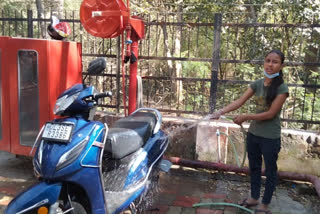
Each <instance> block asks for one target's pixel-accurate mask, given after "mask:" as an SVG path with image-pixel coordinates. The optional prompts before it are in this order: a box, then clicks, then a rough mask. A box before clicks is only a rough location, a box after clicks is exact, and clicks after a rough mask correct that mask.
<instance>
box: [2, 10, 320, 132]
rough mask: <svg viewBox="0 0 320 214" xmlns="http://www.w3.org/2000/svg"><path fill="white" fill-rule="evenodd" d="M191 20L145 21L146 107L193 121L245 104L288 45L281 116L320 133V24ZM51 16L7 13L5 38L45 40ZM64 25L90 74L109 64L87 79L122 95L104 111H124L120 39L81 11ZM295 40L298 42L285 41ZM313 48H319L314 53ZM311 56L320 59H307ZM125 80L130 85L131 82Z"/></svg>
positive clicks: (4, 15)
mask: <svg viewBox="0 0 320 214" xmlns="http://www.w3.org/2000/svg"><path fill="white" fill-rule="evenodd" d="M185 16H186V17H184V14H181V16H180V17H179V16H177V15H176V14H174V15H172V16H170V14H165V15H159V16H153V17H152V18H151V17H150V16H147V17H144V19H145V22H146V34H145V39H144V40H141V42H140V49H139V75H140V76H141V77H142V80H143V86H144V92H143V98H144V105H145V106H146V107H153V108H157V109H159V110H160V111H161V112H163V113H170V114H175V115H180V116H186V117H189V116H193V115H205V114H208V113H210V112H212V111H214V110H216V109H219V108H221V107H223V106H224V105H226V104H227V103H229V102H231V101H232V100H234V99H236V98H238V97H239V96H240V95H241V93H243V91H244V90H245V89H246V88H247V87H248V84H249V83H250V82H252V81H253V80H254V79H253V78H256V77H261V78H262V72H261V71H262V64H263V58H264V54H265V53H266V51H267V50H270V49H273V48H280V49H284V46H286V50H285V54H286V56H287V59H286V61H285V64H286V68H285V69H284V76H285V81H286V82H287V83H288V85H289V90H290V98H289V99H288V101H287V102H286V104H285V106H284V109H283V111H282V114H281V116H282V121H283V122H286V125H287V126H288V127H297V126H298V127H299V128H304V129H315V128H317V127H318V125H319V124H320V108H319V107H320V103H319V102H320V93H319V88H320V85H319V83H318V76H317V75H313V74H314V73H317V72H319V67H320V47H319V46H320V45H319V43H317V42H316V41H318V40H317V39H319V35H318V34H319V33H318V31H320V24H319V20H314V21H313V23H282V24H277V23H238V22H237V23H231V22H224V21H223V20H224V16H223V14H214V21H213V22H204V21H203V20H201V19H200V18H195V17H194V15H193V18H192V19H190V20H188V15H185ZM49 17H50V16H48V18H46V19H40V18H35V15H34V14H33V12H32V11H30V10H29V11H21V12H20V13H17V12H14V13H9V12H5V11H1V14H0V32H1V36H13V37H15V36H18V37H32V38H41V25H45V26H47V25H48V24H49V23H50V18H49ZM154 17H156V18H154ZM199 17H200V16H199ZM61 21H67V22H69V24H70V25H71V28H72V30H73V34H72V35H71V36H70V37H69V40H71V41H77V42H81V43H82V46H83V48H82V49H83V64H84V69H85V68H86V65H87V64H88V62H89V61H90V60H91V59H92V58H95V57H107V58H108V59H107V61H108V69H107V70H106V71H105V72H104V73H103V74H101V75H99V76H97V77H91V78H89V80H88V81H89V82H91V83H93V82H94V83H95V84H96V85H98V87H99V88H101V89H105V90H110V89H111V90H112V91H113V93H114V94H115V95H116V96H115V97H114V98H113V99H112V101H111V102H110V103H103V104H102V105H101V106H102V107H103V108H108V110H109V111H112V110H110V109H114V110H113V111H114V112H122V111H123V100H122V93H124V92H125V91H126V90H127V88H125V89H123V88H122V86H121V85H122V84H121V81H123V79H122V78H121V74H120V70H121V69H120V65H121V64H120V60H121V57H120V54H121V40H120V38H114V39H102V38H95V37H92V36H90V35H89V34H88V33H87V32H85V30H84V29H83V28H82V26H81V23H80V21H79V14H78V12H76V11H72V12H68V13H67V12H66V13H65V16H64V17H62V18H61ZM289 31H290V32H292V33H291V34H289V33H288V32H289ZM282 33H283V35H281V34H282ZM287 34H288V35H287ZM275 35H278V37H276V36H275ZM279 35H280V36H279ZM289 35H294V36H295V37H294V38H291V37H290V38H285V36H289ZM261 38H263V39H261ZM308 42H309V44H316V43H317V44H318V45H316V46H313V47H311V45H309V46H308V44H307V43H308ZM310 51H312V53H313V55H312V54H311V55H310V54H309V55H308V52H310ZM308 60H309V61H308ZM84 73H85V70H84ZM126 77H128V70H127V73H126ZM306 77H308V78H306ZM124 81H126V83H128V78H126V79H125V80H124ZM126 85H128V84H126ZM126 94H128V93H126ZM253 108H254V107H253V105H252V103H251V102H248V103H247V104H246V105H245V106H244V107H242V108H241V109H239V110H238V112H237V113H241V112H247V111H249V112H251V111H254V109H253ZM287 122H288V123H287Z"/></svg>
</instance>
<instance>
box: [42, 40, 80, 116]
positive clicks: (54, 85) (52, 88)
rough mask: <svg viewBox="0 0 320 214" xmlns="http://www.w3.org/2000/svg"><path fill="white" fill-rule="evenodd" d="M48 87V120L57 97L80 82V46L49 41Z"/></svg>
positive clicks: (72, 43)
mask: <svg viewBox="0 0 320 214" xmlns="http://www.w3.org/2000/svg"><path fill="white" fill-rule="evenodd" d="M47 51H48V56H50V57H49V58H48V60H49V62H48V68H47V70H48V75H49V76H48V78H49V81H48V85H49V109H50V118H53V117H54V115H53V108H54V105H55V102H56V99H57V97H58V96H59V95H60V94H61V93H62V92H63V91H64V90H65V89H67V88H69V87H71V86H72V85H73V84H75V83H81V82H82V67H81V65H82V63H81V44H79V43H76V42H63V41H55V40H51V41H50V42H49V43H48V48H47Z"/></svg>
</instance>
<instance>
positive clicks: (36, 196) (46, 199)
mask: <svg viewBox="0 0 320 214" xmlns="http://www.w3.org/2000/svg"><path fill="white" fill-rule="evenodd" d="M61 187H62V183H53V184H48V183H45V182H41V183H39V184H36V185H34V186H31V187H30V188H28V189H27V190H26V191H24V192H22V193H20V194H19V195H18V196H17V197H15V198H14V199H13V200H12V201H11V202H10V203H9V205H8V207H7V209H6V211H5V214H17V213H19V212H21V211H23V210H26V209H28V208H30V207H32V206H34V205H36V204H37V203H40V204H41V203H43V204H49V205H52V204H54V203H55V202H56V201H57V200H58V197H59V195H60V191H61ZM43 204H42V205H43Z"/></svg>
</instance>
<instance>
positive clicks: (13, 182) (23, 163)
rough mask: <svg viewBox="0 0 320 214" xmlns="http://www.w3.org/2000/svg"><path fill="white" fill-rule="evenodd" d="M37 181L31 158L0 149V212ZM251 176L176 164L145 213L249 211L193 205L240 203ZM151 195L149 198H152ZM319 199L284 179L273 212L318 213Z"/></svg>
mask: <svg viewBox="0 0 320 214" xmlns="http://www.w3.org/2000/svg"><path fill="white" fill-rule="evenodd" d="M35 182H36V180H35V178H34V176H33V170H32V164H31V159H26V158H16V157H15V156H14V155H11V154H9V153H6V152H0V214H1V213H3V212H4V209H5V207H6V205H7V204H8V203H9V202H10V200H12V198H13V197H14V196H15V195H17V194H18V193H19V192H20V191H22V190H23V189H25V188H27V187H28V186H30V185H31V184H33V183H35ZM248 188H249V183H248V178H247V177H245V176H239V175H234V174H221V173H218V172H208V171H204V170H201V171H199V170H195V169H190V168H181V167H179V166H173V167H172V169H171V171H170V172H169V173H168V174H161V176H160V181H159V185H158V188H157V191H156V192H155V194H154V195H153V196H152V197H151V198H152V201H153V202H151V200H150V202H149V203H150V204H152V205H151V208H150V210H149V211H146V212H144V213H145V214H162V213H163V214H233V213H239V214H240V213H243V214H245V213H248V212H246V211H241V210H240V209H238V208H234V207H230V206H220V207H218V206H211V207H210V206H206V207H199V208H197V209H196V208H193V207H192V205H194V204H196V203H209V202H214V203H217V202H224V203H237V202H239V201H240V200H242V199H243V198H245V197H246V196H247V191H248ZM151 198H150V199H151ZM319 202H320V200H319V197H318V196H317V195H316V193H315V191H314V189H313V187H312V186H311V185H310V184H305V183H297V182H296V183H292V182H287V181H281V182H280V184H279V186H278V188H277V191H276V193H275V195H274V197H273V201H272V204H271V210H272V212H273V214H319V213H320V203H319Z"/></svg>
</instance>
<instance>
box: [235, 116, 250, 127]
mask: <svg viewBox="0 0 320 214" xmlns="http://www.w3.org/2000/svg"><path fill="white" fill-rule="evenodd" d="M246 120H248V119H247V115H237V116H235V117H234V118H233V122H234V123H236V124H238V125H241V124H242V123H243V122H244V121H246Z"/></svg>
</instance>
